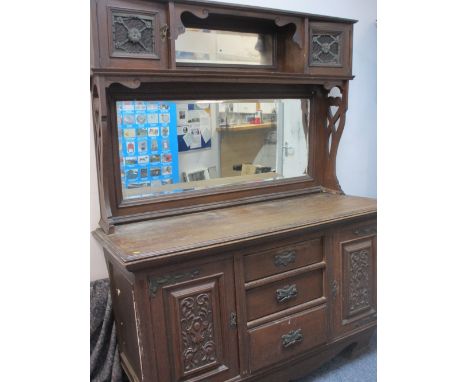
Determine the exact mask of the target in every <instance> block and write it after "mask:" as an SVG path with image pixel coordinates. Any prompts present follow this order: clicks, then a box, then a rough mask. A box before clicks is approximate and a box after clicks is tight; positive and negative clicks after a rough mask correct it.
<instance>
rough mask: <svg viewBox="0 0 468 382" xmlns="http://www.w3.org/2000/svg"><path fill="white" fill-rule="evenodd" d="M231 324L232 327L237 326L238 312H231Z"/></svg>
mask: <svg viewBox="0 0 468 382" xmlns="http://www.w3.org/2000/svg"><path fill="white" fill-rule="evenodd" d="M229 325H230V326H231V328H235V327H236V326H237V314H236V313H235V312H231V314H230V315H229Z"/></svg>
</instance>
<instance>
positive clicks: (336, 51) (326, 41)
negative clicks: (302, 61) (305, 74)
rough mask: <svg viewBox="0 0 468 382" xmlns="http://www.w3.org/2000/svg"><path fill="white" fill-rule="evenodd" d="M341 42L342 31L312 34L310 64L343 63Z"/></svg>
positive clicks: (336, 64) (328, 64)
mask: <svg viewBox="0 0 468 382" xmlns="http://www.w3.org/2000/svg"><path fill="white" fill-rule="evenodd" d="M341 44H342V36H341V32H327V33H317V34H312V35H311V41H310V51H309V63H310V65H312V66H313V65H319V66H339V65H341V49H342V48H341Z"/></svg>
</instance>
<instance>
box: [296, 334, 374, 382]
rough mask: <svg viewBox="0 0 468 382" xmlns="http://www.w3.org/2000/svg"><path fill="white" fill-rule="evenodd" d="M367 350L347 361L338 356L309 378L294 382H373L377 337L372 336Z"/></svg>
mask: <svg viewBox="0 0 468 382" xmlns="http://www.w3.org/2000/svg"><path fill="white" fill-rule="evenodd" d="M369 345H370V346H369V349H368V350H366V351H365V352H363V353H362V354H360V355H359V356H358V357H357V358H355V359H353V360H349V359H347V358H345V357H344V356H343V355H338V356H337V357H335V358H333V359H332V360H331V361H329V362H327V363H326V364H324V365H322V366H321V367H320V368H319V369H317V370H315V371H314V372H313V373H312V374H310V375H309V376H307V377H305V378H302V379H299V380H297V381H296V382H312V381H313V382H375V381H377V335H376V334H374V335H373V336H372V339H371V341H370V343H369Z"/></svg>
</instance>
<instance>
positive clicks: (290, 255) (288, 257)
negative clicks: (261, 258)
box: [275, 251, 296, 267]
mask: <svg viewBox="0 0 468 382" xmlns="http://www.w3.org/2000/svg"><path fill="white" fill-rule="evenodd" d="M295 261H296V251H286V252H283V253H280V254H278V255H276V256H275V265H276V266H277V267H286V266H287V265H289V264H292V263H294V262H295Z"/></svg>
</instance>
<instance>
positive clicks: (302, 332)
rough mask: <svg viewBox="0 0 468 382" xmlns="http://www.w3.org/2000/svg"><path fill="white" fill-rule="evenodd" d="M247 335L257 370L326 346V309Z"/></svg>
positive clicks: (251, 368)
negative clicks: (317, 347)
mask: <svg viewBox="0 0 468 382" xmlns="http://www.w3.org/2000/svg"><path fill="white" fill-rule="evenodd" d="M248 333H249V341H250V346H249V349H250V370H251V371H255V370H258V369H261V368H263V367H266V366H268V365H271V364H274V363H276V362H279V361H282V360H284V359H287V358H289V357H292V356H295V355H297V354H299V353H302V352H304V351H306V350H308V349H311V348H313V347H314V346H317V345H320V344H323V343H325V342H326V340H327V336H326V307H325V306H324V305H322V306H320V307H319V308H315V309H311V310H307V311H305V312H301V313H299V314H296V315H293V316H290V317H286V318H284V319H283V320H280V321H276V322H275V323H272V324H267V325H265V326H260V327H258V328H255V329H252V330H249V332H248Z"/></svg>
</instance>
